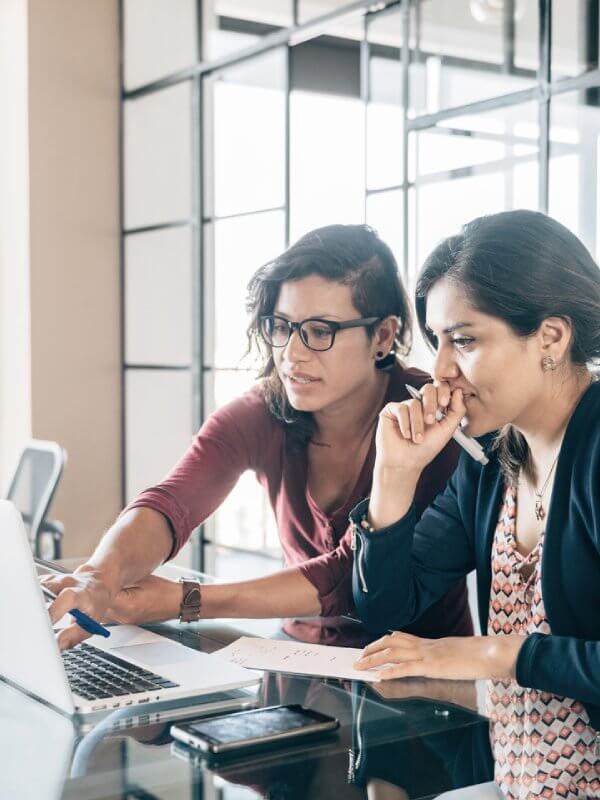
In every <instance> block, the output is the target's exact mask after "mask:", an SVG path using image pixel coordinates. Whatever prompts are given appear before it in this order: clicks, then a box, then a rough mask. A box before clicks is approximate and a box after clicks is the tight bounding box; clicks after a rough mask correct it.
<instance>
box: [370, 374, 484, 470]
mask: <svg viewBox="0 0 600 800" xmlns="http://www.w3.org/2000/svg"><path fill="white" fill-rule="evenodd" d="M407 391H409V392H412V393H413V394H412V398H414V399H412V398H411V399H410V400H404V401H403V402H400V403H388V405H386V406H385V408H384V409H383V411H382V412H381V414H380V418H379V425H378V429H377V441H376V444H377V460H376V465H375V467H376V469H379V470H380V471H381V470H383V471H384V472H386V471H387V473H388V474H389V476H390V478H391V476H392V473H391V472H390V470H393V471H395V473H396V475H397V476H399V473H404V474H405V476H406V477H407V478H408V476H411V477H412V476H416V475H418V474H420V473H421V472H422V471H423V470H424V469H425V467H426V466H427V465H428V464H429V463H430V462H431V461H433V459H434V458H435V457H436V456H437V455H438V454H439V453H440V452H441V451H442V450H443V449H444V447H445V446H446V445H447V444H448V442H449V441H450V439H451V438H453V437H454V438H455V439H456V440H457V441H458V443H459V444H460V445H461V446H462V447H464V448H465V449H467V448H468V451H469V453H470V455H471V456H472V457H473V458H477V460H479V461H481V462H482V463H483V462H484V461H485V460H486V456H485V453H484V452H483V450H482V448H481V446H480V445H479V443H478V442H477V441H476V440H475V439H471V438H470V437H467V436H466V434H465V433H464V432H463V431H462V430H461V428H460V423H461V421H462V419H463V418H464V417H465V415H466V413H467V409H466V406H465V403H464V399H463V395H462V391H461V390H460V389H455V390H451V388H450V386H449V385H448V384H447V383H445V382H440V384H438V385H435V386H434V385H433V384H429V383H428V384H425V385H424V386H423V387H421V391H417V390H416V389H414V387H412V386H411V387H410V388H409V387H407Z"/></svg>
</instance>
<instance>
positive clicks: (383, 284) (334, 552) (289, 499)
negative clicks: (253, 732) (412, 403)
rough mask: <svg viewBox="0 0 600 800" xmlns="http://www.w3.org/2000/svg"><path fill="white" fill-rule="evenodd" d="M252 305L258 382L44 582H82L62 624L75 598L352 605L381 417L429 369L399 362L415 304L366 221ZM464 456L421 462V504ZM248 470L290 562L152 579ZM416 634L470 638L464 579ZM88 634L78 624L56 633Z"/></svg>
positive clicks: (286, 259) (278, 272) (116, 603)
mask: <svg viewBox="0 0 600 800" xmlns="http://www.w3.org/2000/svg"><path fill="white" fill-rule="evenodd" d="M248 309H249V312H250V315H251V318H250V325H249V328H248V336H249V340H250V342H251V343H256V344H257V345H258V347H259V349H260V351H261V353H262V354H263V356H264V367H263V370H262V373H261V380H260V381H259V382H258V383H257V385H256V386H255V387H254V388H253V389H251V390H250V391H249V392H247V393H245V394H244V395H242V396H241V397H238V398H237V399H236V400H234V401H233V402H231V403H229V404H228V405H226V406H224V407H223V408H221V409H219V410H218V411H216V412H215V413H213V414H212V415H211V416H210V417H209V418H208V419H207V420H206V422H205V423H204V425H203V426H202V428H201V429H200V431H199V432H198V434H197V435H196V437H195V438H194V440H193V442H192V444H191V446H190V448H189V449H188V451H187V452H186V453H184V455H183V457H182V458H181V459H180V461H179V462H178V463H177V464H176V465H175V466H174V467H173V469H172V471H171V472H170V473H169V474H168V475H167V476H166V477H165V479H164V480H163V481H162V482H161V483H159V484H158V485H157V486H154V487H152V488H149V489H147V490H146V491H143V492H142V493H141V494H140V495H139V496H138V497H137V498H136V499H135V500H134V501H133V502H132V503H130V504H129V506H128V507H127V508H126V509H125V510H124V511H123V512H122V514H121V515H120V517H119V519H118V520H117V522H116V523H115V524H114V525H113V527H112V528H111V529H110V530H109V531H108V532H107V533H106V535H105V536H104V537H103V539H102V540H101V542H100V544H99V545H98V547H97V549H96V551H95V553H94V554H93V556H92V557H91V558H90V559H89V560H88V561H87V562H86V563H85V564H84V565H83V566H81V567H80V568H79V569H78V570H77V571H76V573H75V574H74V575H73V576H68V577H62V578H59V577H54V578H51V579H47V582H48V584H49V585H50V587H51V588H52V589H53V590H54V591H55V592H57V593H58V592H60V591H61V590H63V589H66V588H69V589H70V590H71V591H69V592H66V593H65V595H64V596H61V595H59V597H58V599H57V600H56V601H55V603H54V605H53V607H52V612H51V613H52V617H53V618H54V619H58V618H60V617H61V616H62V615H63V613H64V612H65V611H66V610H68V609H67V606H68V608H69V609H70V608H73V607H78V608H81V609H82V610H84V611H86V612H87V613H89V614H92V615H93V616H96V617H100V618H102V617H104V616H106V614H107V610H108V609H109V608H110V609H112V611H111V613H112V614H113V615H114V616H115V617H116V618H117V619H118V620H119V621H137V622H143V621H150V620H161V619H171V618H175V617H180V618H181V619H182V620H184V621H191V620H195V619H199V618H206V617H210V618H215V617H225V618H229V617H244V618H250V617H255V618H260V617H264V618H266V617H284V618H285V617H311V616H316V615H320V616H321V617H325V618H331V617H336V618H337V617H339V616H340V615H345V614H348V613H351V612H352V610H353V601H352V591H351V574H352V550H351V547H352V542H351V538H350V535H349V532H348V531H347V528H348V514H349V512H350V510H351V509H352V507H353V506H354V505H355V504H356V503H357V502H358V501H359V500H360V499H361V498H362V497H364V496H366V495H367V494H368V493H369V490H370V486H371V477H372V470H373V463H374V458H375V447H374V444H375V442H374V436H375V428H376V423H377V418H378V414H379V412H380V410H381V409H382V408H383V407H384V406H385V404H386V403H388V402H390V401H399V400H403V399H405V398H406V397H407V392H406V388H405V383H410V384H412V385H413V386H416V387H420V386H422V385H423V384H424V383H425V382H426V381H427V380H429V378H428V376H427V375H426V374H425V373H423V372H420V371H419V370H415V369H407V368H406V367H405V366H403V365H402V363H401V361H400V360H399V356H400V355H401V354H404V353H405V352H406V351H407V349H408V344H409V340H410V329H411V315H410V310H409V304H408V301H407V297H406V294H405V291H404V289H403V287H402V285H401V282H400V279H399V275H398V267H397V264H396V262H395V259H394V256H393V254H392V252H391V250H390V249H389V247H388V246H387V245H386V244H385V243H384V242H383V241H382V240H381V239H380V238H379V237H378V236H377V234H376V233H375V232H374V231H373V230H371V229H370V228H368V227H366V226H364V225H331V226H328V227H325V228H320V229H318V230H315V231H312V232H311V233H308V234H307V235H305V236H303V237H302V238H301V239H300V240H299V241H298V242H297V243H296V244H294V245H293V246H292V247H290V248H289V249H288V250H287V251H286V252H284V253H283V254H282V255H280V256H279V257H278V258H276V259H275V260H274V261H272V262H270V263H268V264H266V265H265V266H263V267H262V268H260V269H259V270H258V272H257V273H256V274H255V275H254V277H253V278H252V280H251V282H250V284H249V301H248ZM456 459H457V450H456V446H455V445H454V443H450V444H449V445H448V446H447V447H445V448H443V450H442V451H441V452H440V453H439V455H438V456H437V458H436V459H435V460H434V461H433V462H432V464H431V465H430V466H429V467H428V468H427V469H426V470H425V471H424V472H423V475H422V478H421V480H420V481H419V486H418V488H417V501H416V502H417V507H418V508H419V509H423V508H425V507H426V506H427V504H428V503H429V502H430V501H431V500H432V499H433V498H434V497H435V495H436V494H437V493H438V492H439V491H440V490H441V489H442V488H443V487H444V485H445V483H446V480H447V478H448V477H449V475H450V474H451V472H452V471H453V469H454V466H455V463H456ZM246 470H252V471H253V472H254V473H255V475H256V477H257V479H258V481H259V482H260V484H261V485H262V486H263V488H264V490H265V492H266V493H267V495H268V498H269V502H270V504H271V506H272V508H273V511H274V514H275V518H276V521H277V526H278V531H279V536H280V540H281V545H282V549H283V555H284V562H285V568H284V569H282V570H279V571H277V572H275V573H274V574H272V575H269V576H266V577H261V578H255V579H250V580H245V581H239V582H235V583H221V584H218V585H203V586H202V587H200V586H198V585H197V584H195V583H189V582H186V583H184V584H183V586H182V585H181V584H177V583H173V582H170V581H167V580H164V579H160V578H158V577H150V578H147V577H146V576H148V575H149V574H150V573H151V572H152V570H153V569H155V568H156V567H157V566H158V565H159V564H161V563H162V562H164V561H166V560H168V559H170V558H172V557H173V556H174V555H175V554H176V553H177V552H178V551H179V550H180V549H181V547H182V546H183V545H184V544H185V542H186V541H187V540H188V538H189V536H190V534H191V532H192V531H193V530H194V529H195V528H196V527H197V526H198V525H200V524H201V523H202V522H203V521H204V520H205V519H206V518H207V517H209V516H210V515H211V514H212V513H213V512H214V511H215V510H216V509H217V508H218V507H219V505H220V504H221V503H222V502H223V500H224V499H225V498H226V497H227V495H228V494H229V492H230V491H231V490H232V489H233V487H234V485H235V484H236V482H237V480H238V478H239V477H240V475H241V474H242V473H243V472H245V471H246ZM142 579H146V580H142ZM140 581H141V583H140ZM126 587H133V588H126ZM122 590H124V591H122ZM119 592H121V594H119ZM349 629H350V631H352V630H353V629H356V624H355V623H353V624H350V623H349ZM286 630H287V631H288V632H290V633H292V634H294V633H295V634H296V635H297V636H299V637H306V638H311V639H313V640H315V639H316V640H318V641H328V640H330V639H328V635H329V633H331V634H332V635H333V634H335V633H337V632H339V628H338V627H335V626H334V628H333V629H330V628H328V626H327V624H326V623H322V624H320V625H318V626H317V627H316V629H315V625H314V624H313V627H312V628H311V626H310V624H308V623H297V624H294V623H292V622H291V623H288V626H287V628H286ZM410 630H412V631H413V632H415V633H418V634H419V635H422V636H443V635H466V634H469V633H471V632H472V624H471V619H470V614H469V610H468V604H467V597H466V590H465V584H464V581H463V580H459V581H458V582H457V584H456V586H451V587H450V586H449V587H448V591H447V592H446V593H445V597H443V598H440V600H439V602H438V603H437V604H436V605H435V606H434V607H433V608H431V609H430V610H429V611H428V612H427V613H425V614H424V615H423V617H422V618H421V619H419V620H417V621H415V623H414V624H413V625H411V626H410ZM364 634H365V632H364V629H363V630H362V632H361V639H362V642H365V641H368V639H365V636H364ZM83 638H85V633H84V632H83V631H81V630H80V629H79V628H77V626H72V627H71V628H67V629H65V630H64V631H63V632H61V633H60V635H59V643H60V645H61V646H62V647H66V646H71V645H73V644H75V643H77V642H78V641H80V640H82V639H83ZM359 641H360V640H359Z"/></svg>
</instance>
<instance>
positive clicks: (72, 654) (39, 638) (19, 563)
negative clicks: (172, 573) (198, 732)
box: [0, 500, 260, 719]
mask: <svg viewBox="0 0 600 800" xmlns="http://www.w3.org/2000/svg"><path fill="white" fill-rule="evenodd" d="M0 635H1V636H2V640H3V641H2V647H0V677H1V678H3V679H4V680H6V681H8V682H9V683H12V684H14V685H16V686H18V687H19V688H21V689H23V690H25V691H26V692H27V693H28V694H31V695H33V696H34V697H37V698H39V699H41V700H43V701H45V702H47V703H50V704H51V705H53V706H55V707H56V708H58V709H59V710H60V711H62V712H64V713H66V714H68V715H78V716H80V717H82V718H83V719H85V718H93V717H95V716H96V715H103V714H105V713H106V712H107V711H112V710H113V709H117V708H125V707H127V706H140V712H141V711H142V708H143V705H144V704H147V703H156V702H162V701H165V702H166V701H175V700H180V699H183V698H190V702H192V700H193V701H195V702H197V701H198V698H199V697H201V696H202V695H214V694H215V693H220V692H227V691H229V690H232V689H238V688H240V687H245V686H253V685H256V684H257V683H258V681H259V679H260V674H259V673H256V672H252V671H250V670H247V669H244V668H243V667H240V666H238V665H237V664H231V663H229V662H228V661H225V660H224V659H221V658H219V656H218V654H211V655H208V654H206V653H199V652H197V651H195V650H192V649H190V648H188V647H184V646H183V645H181V644H178V643H177V642H172V641H170V640H168V639H166V638H164V637H162V636H159V635H158V634H155V633H151V632H150V631H146V630H144V629H143V628H140V627H138V626H135V625H118V626H113V627H111V636H110V637H109V638H108V639H104V638H103V637H100V636H93V637H91V638H90V639H88V640H87V641H86V642H84V643H83V644H81V645H78V646H77V647H75V648H73V649H72V650H68V651H65V652H63V653H62V654H61V652H60V651H59V649H58V646H57V644H56V639H55V633H54V630H53V628H52V623H51V622H50V617H49V615H48V611H47V607H46V601H45V599H44V595H43V594H42V590H41V587H40V584H39V581H38V577H37V572H36V567H35V564H34V561H33V556H32V553H31V550H30V546H29V542H28V541H27V537H26V534H25V529H24V526H23V521H22V519H21V516H20V514H19V512H18V511H17V509H16V508H15V506H14V505H13V504H12V503H10V502H8V501H6V500H0ZM206 699H207V700H208V699H209V698H208V697H207V698H206ZM211 699H212V698H211Z"/></svg>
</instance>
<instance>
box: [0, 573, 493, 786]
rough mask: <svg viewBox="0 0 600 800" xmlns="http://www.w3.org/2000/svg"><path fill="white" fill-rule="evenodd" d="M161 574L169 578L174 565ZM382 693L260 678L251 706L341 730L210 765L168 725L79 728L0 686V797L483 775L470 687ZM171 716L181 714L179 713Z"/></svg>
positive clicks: (260, 627)
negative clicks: (316, 714) (319, 716)
mask: <svg viewBox="0 0 600 800" xmlns="http://www.w3.org/2000/svg"><path fill="white" fill-rule="evenodd" d="M69 566H73V565H72V564H70V565H69ZM162 572H163V574H165V575H170V576H171V577H173V576H174V575H175V574H181V573H182V570H180V569H177V568H174V567H166V568H164V569H163V570H162ZM188 574H189V573H188ZM206 580H210V579H206ZM148 627H150V628H151V629H152V630H154V631H156V632H159V633H161V634H163V635H165V636H167V637H169V638H173V639H175V640H177V641H180V642H182V643H183V644H185V645H187V646H189V647H193V648H195V649H199V650H202V651H204V652H214V651H216V650H218V649H219V648H221V647H222V646H224V645H226V644H228V643H229V642H231V641H233V640H235V639H236V638H237V637H238V636H240V635H243V634H245V635H256V636H268V635H278V631H280V629H281V623H280V622H278V621H273V620H269V621H262V620H260V621H255V620H226V621H224V620H219V621H210V620H206V621H201V622H198V623H194V624H191V625H180V624H179V623H177V622H169V623H163V624H160V625H153V626H148ZM381 691H382V692H383V693H382V694H381V693H380V692H379V691H377V690H376V689H374V688H373V687H372V686H367V685H366V684H362V683H356V682H355V683H352V682H346V681H336V680H325V679H310V678H304V677H296V676H290V675H284V674H267V673H266V674H265V676H264V679H263V683H262V686H261V689H260V691H259V694H258V697H257V703H258V705H274V704H278V703H302V704H303V705H306V706H308V707H310V708H315V709H318V710H319V711H322V712H325V713H327V714H331V715H332V716H334V717H336V718H337V719H339V721H340V729H339V730H338V731H337V732H336V733H333V734H329V735H327V736H326V737H321V738H318V739H315V740H313V741H312V742H306V743H303V744H302V745H301V746H298V745H292V746H289V745H288V746H285V747H278V748H276V749H273V750H270V751H269V752H267V753H266V754H257V755H254V756H253V757H245V758H240V759H238V760H229V761H227V762H222V763H219V764H218V765H209V764H208V763H207V762H205V761H204V760H203V759H202V758H198V757H197V756H196V755H195V753H194V752H193V751H189V750H187V749H186V748H185V747H184V746H180V745H178V744H176V743H174V742H173V740H172V739H171V737H170V735H169V729H170V726H171V724H172V722H173V720H172V719H171V718H168V719H167V720H165V719H163V718H162V716H161V715H159V716H158V717H156V715H154V716H150V715H148V717H147V718H144V717H141V718H140V717H138V718H137V719H136V720H135V721H134V722H133V721H132V720H129V722H127V721H125V720H121V722H120V724H119V726H118V728H116V729H115V727H113V724H112V722H111V718H110V717H107V718H105V720H103V721H102V722H101V723H100V724H99V725H98V726H96V727H95V728H93V729H92V730H91V731H90V730H81V729H78V728H77V726H76V725H74V724H73V723H72V722H71V721H70V720H69V719H67V718H65V717H63V716H62V715H61V714H59V713H58V712H56V711H54V710H53V709H51V708H49V707H47V706H44V705H43V704H42V703H39V702H37V701H35V700H33V699H31V698H29V697H27V696H25V695H24V694H22V693H20V692H18V691H17V690H15V689H13V688H11V687H9V686H7V685H6V684H3V683H1V682H0V718H1V720H2V725H1V726H0V758H1V762H0V763H1V765H2V767H1V770H0V798H3V799H4V798H7V800H8V799H10V800H17V799H18V798H35V800H57V799H58V798H77V800H86V799H87V798H146V799H148V800H149V799H150V798H165V799H166V800H171V798H173V800H179V798H181V799H182V800H183V798H186V799H189V800H192V799H194V800H196V799H197V800H200V798H203V800H217V798H218V799H219V800H246V798H248V799H249V798H263V797H266V798H271V800H276V798H277V799H280V800H284V798H285V800H291V799H292V798H321V797H322V798H327V799H328V800H329V799H330V798H338V797H339V798H366V797H368V798H369V799H370V800H395V799H396V798H397V800H405V798H425V797H436V796H438V795H439V794H440V793H442V792H444V791H447V790H450V789H452V788H459V787H461V786H468V785H472V784H474V783H479V782H481V781H484V780H489V779H490V777H491V771H490V769H491V767H490V763H489V762H488V761H486V753H487V754H489V744H488V745H487V750H486V743H487V742H489V734H488V725H489V724H488V722H487V720H486V719H484V717H482V716H480V714H478V713H477V711H478V707H479V704H480V703H478V696H479V697H481V687H480V686H477V685H475V684H472V683H467V682H446V681H429V680H408V681H406V680H404V681H393V682H389V683H387V684H385V686H384V687H383V689H382V690H381ZM197 708H198V707H197V706H196V707H195V709H194V714H192V716H194V715H195V716H197ZM115 713H118V712H115ZM137 713H138V714H139V713H140V712H139V711H138V712H137ZM167 713H168V712H167ZM177 715H178V717H179V718H181V719H184V718H185V716H186V711H185V710H181V709H179V710H178V711H177ZM187 716H188V718H189V717H190V713H189V712H187ZM113 722H114V720H113Z"/></svg>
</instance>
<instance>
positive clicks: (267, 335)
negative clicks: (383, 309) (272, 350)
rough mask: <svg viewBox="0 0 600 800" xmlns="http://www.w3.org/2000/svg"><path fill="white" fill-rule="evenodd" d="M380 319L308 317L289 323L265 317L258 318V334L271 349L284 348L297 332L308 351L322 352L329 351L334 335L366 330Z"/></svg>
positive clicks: (282, 318) (276, 318) (281, 319)
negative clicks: (352, 330) (360, 329)
mask: <svg viewBox="0 0 600 800" xmlns="http://www.w3.org/2000/svg"><path fill="white" fill-rule="evenodd" d="M379 320H380V317H365V318H363V319H349V320H348V321H347V322H332V321H331V320H328V319H319V318H318V317H309V318H308V319H303V320H301V322H290V320H289V319H285V317H278V316H276V315H273V316H265V317H261V318H260V332H261V335H262V337H263V339H264V340H265V342H266V343H267V344H270V345H271V347H285V346H286V344H287V343H288V342H289V340H290V337H291V335H292V332H293V331H298V333H299V335H300V338H301V339H302V341H303V343H304V344H305V345H306V346H307V347H308V349H309V350H316V351H317V352H322V351H323V350H330V349H331V348H332V347H333V343H334V342H335V335H336V333H337V332H338V331H341V330H344V329H345V328H366V327H368V326H369V325H373V324H374V323H376V322H378V321H379Z"/></svg>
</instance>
